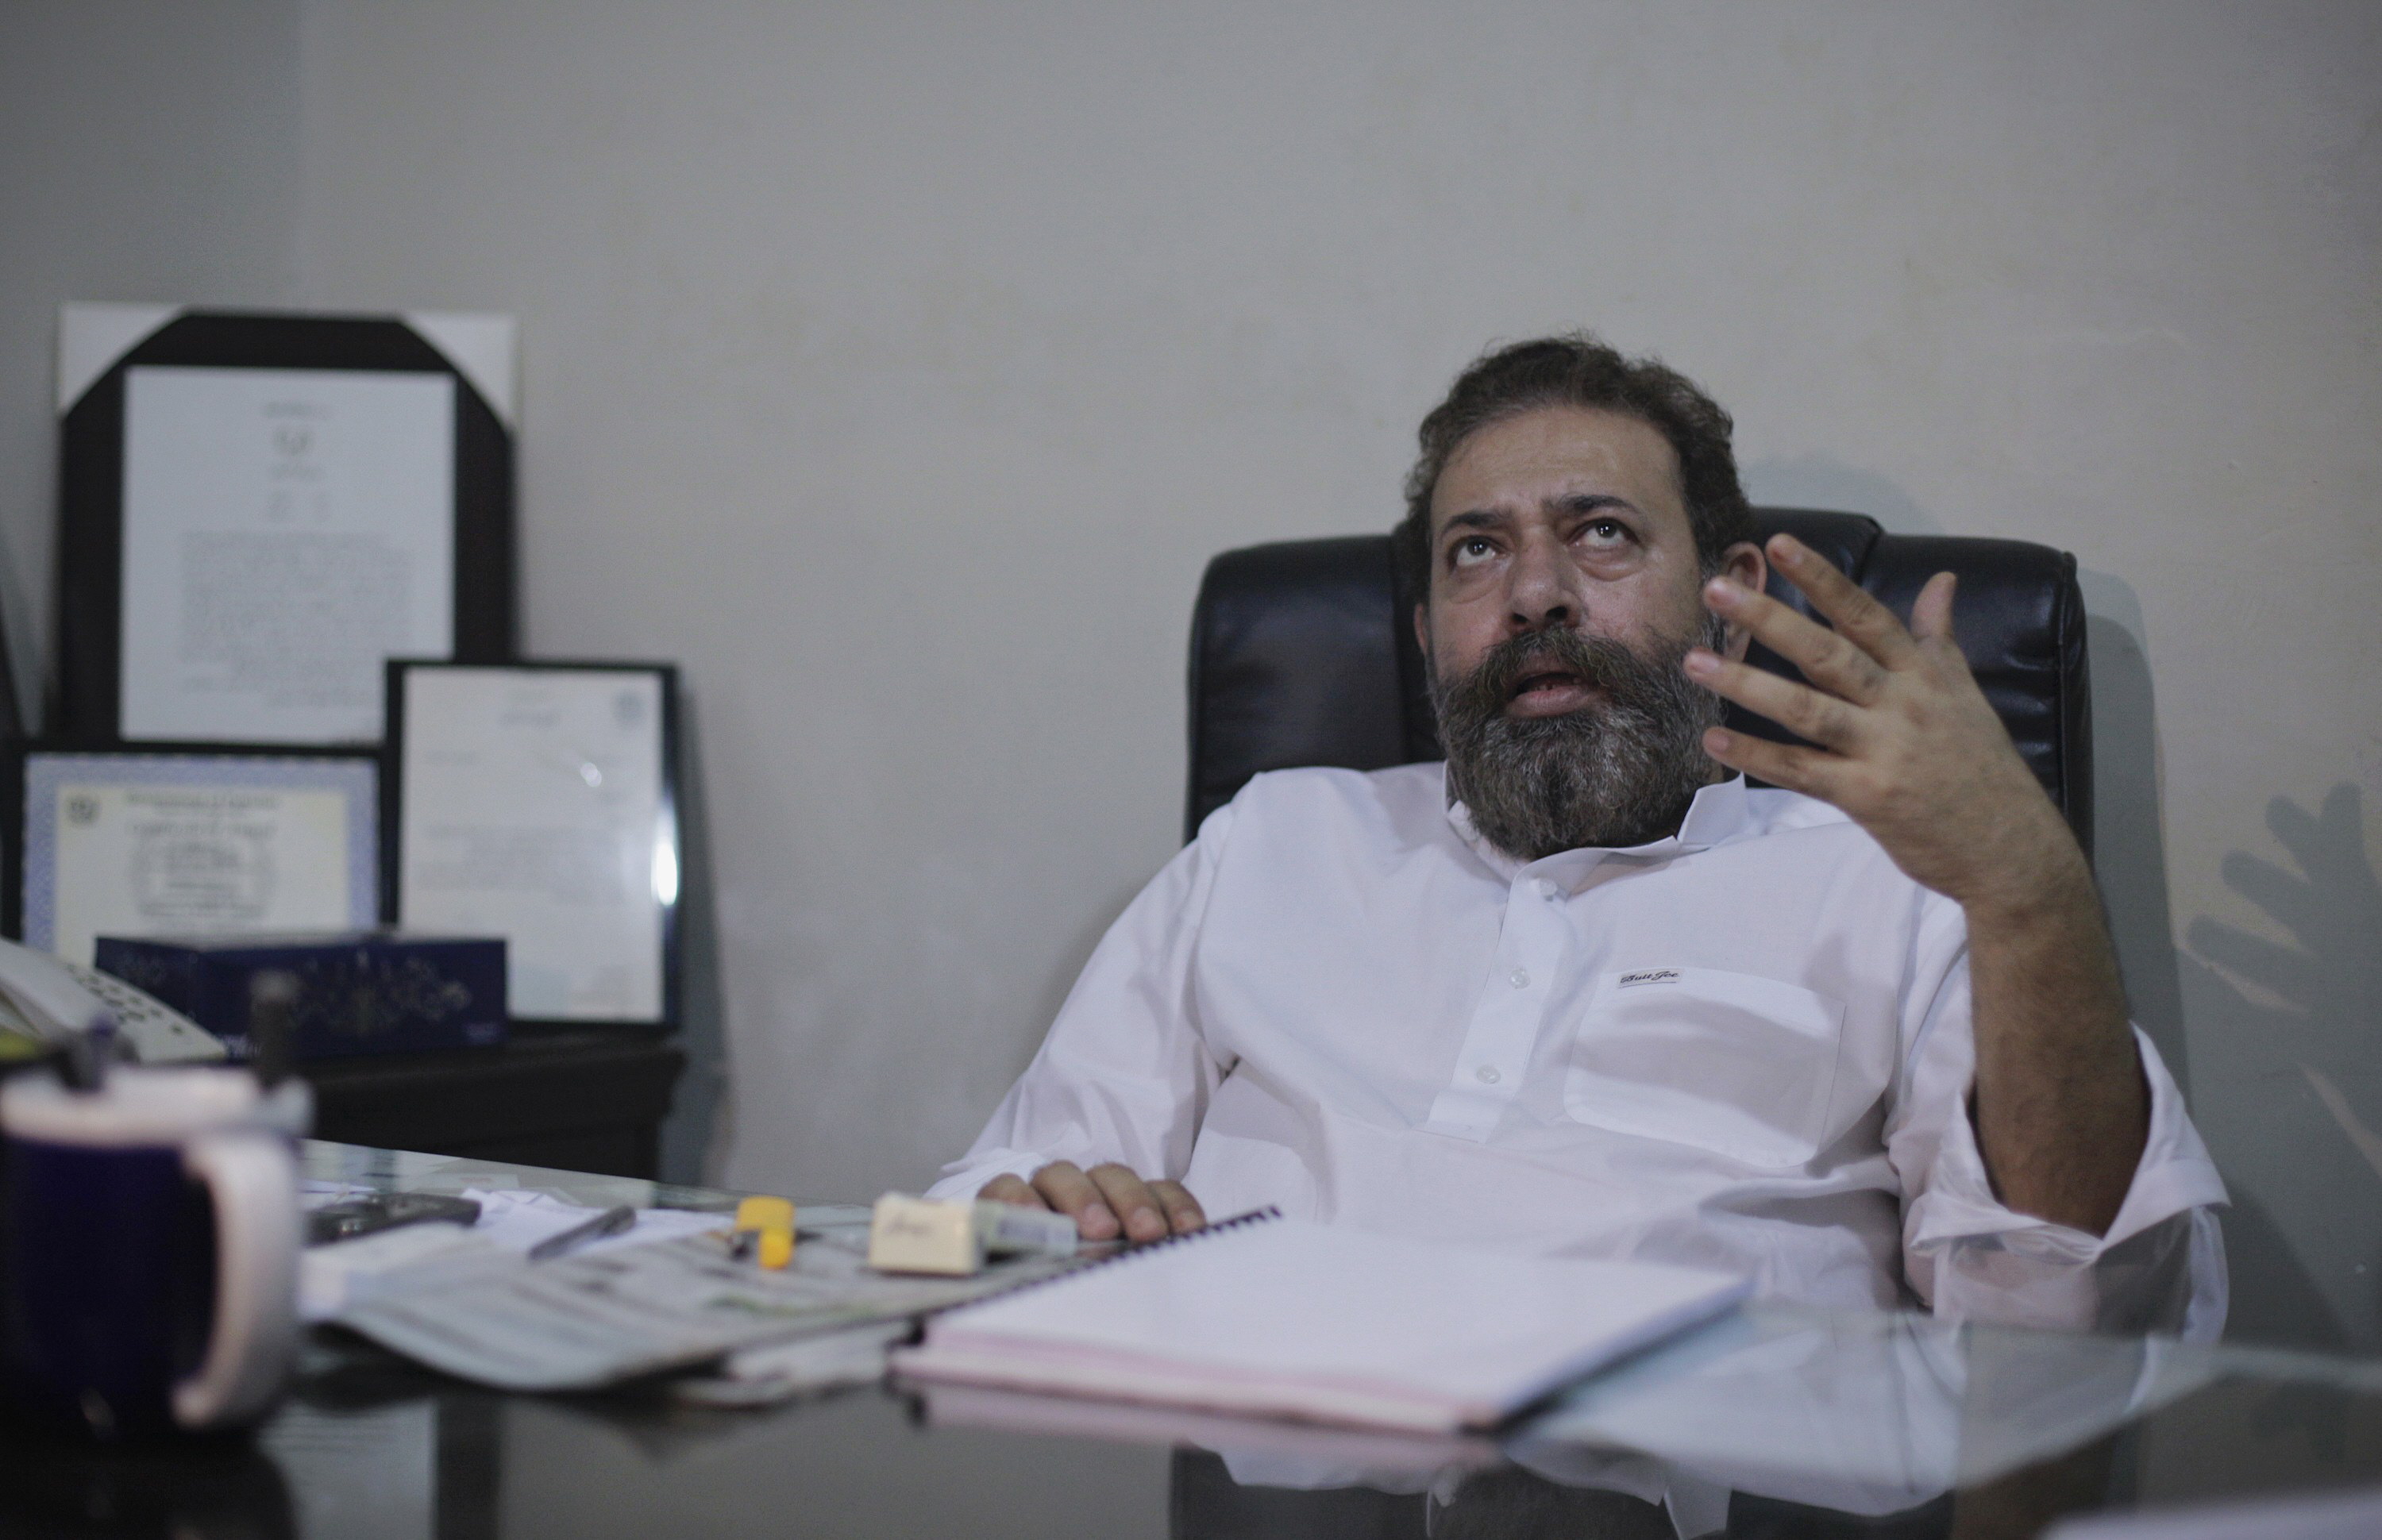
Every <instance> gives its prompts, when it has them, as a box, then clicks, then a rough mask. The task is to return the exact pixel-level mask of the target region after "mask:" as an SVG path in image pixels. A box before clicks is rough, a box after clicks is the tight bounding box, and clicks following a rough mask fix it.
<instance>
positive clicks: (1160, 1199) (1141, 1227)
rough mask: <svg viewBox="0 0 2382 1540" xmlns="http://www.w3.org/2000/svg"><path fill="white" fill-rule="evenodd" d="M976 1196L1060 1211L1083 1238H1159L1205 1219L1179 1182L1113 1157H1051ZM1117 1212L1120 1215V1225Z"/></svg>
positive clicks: (990, 1183)
mask: <svg viewBox="0 0 2382 1540" xmlns="http://www.w3.org/2000/svg"><path fill="white" fill-rule="evenodd" d="M976 1196H977V1197H979V1198H981V1199H983V1200H985V1201H986V1202H988V1203H996V1204H1017V1205H1018V1206H1019V1207H1021V1208H1047V1209H1050V1210H1051V1211H1053V1212H1054V1213H1059V1214H1064V1215H1066V1216H1068V1217H1070V1218H1072V1219H1074V1221H1075V1233H1076V1234H1078V1235H1080V1236H1082V1237H1083V1238H1084V1239H1085V1240H1087V1241H1114V1240H1116V1239H1117V1237H1118V1236H1119V1235H1120V1234H1122V1235H1123V1237H1124V1239H1126V1240H1128V1241H1157V1240H1160V1239H1162V1238H1163V1237H1165V1236H1167V1235H1169V1234H1173V1235H1181V1234H1183V1233H1184V1232H1185V1231H1186V1230H1195V1229H1197V1228H1199V1227H1200V1226H1202V1225H1205V1224H1206V1223H1207V1222H1208V1216H1206V1215H1205V1214H1203V1213H1201V1212H1200V1211H1199V1204H1198V1200H1197V1199H1196V1198H1194V1197H1192V1196H1191V1194H1190V1193H1188V1192H1185V1191H1184V1190H1183V1184H1182V1183H1181V1182H1174V1181H1162V1180H1161V1181H1144V1180H1142V1179H1140V1178H1139V1177H1137V1176H1136V1175H1134V1173H1133V1171H1132V1169H1131V1168H1130V1167H1123V1166H1119V1165H1117V1164H1116V1163H1115V1162H1113V1161H1111V1162H1110V1163H1109V1164H1108V1165H1105V1166H1095V1167H1092V1168H1091V1169H1090V1170H1089V1171H1086V1170H1084V1169H1083V1168H1081V1167H1078V1166H1076V1165H1075V1163H1074V1162H1073V1161H1071V1160H1059V1161H1053V1162H1051V1163H1050V1165H1048V1166H1045V1167H1042V1169H1040V1170H1038V1171H1037V1172H1035V1173H1034V1180H1033V1182H1032V1183H1031V1184H1028V1183H1027V1182H1025V1181H1024V1180H1022V1179H1019V1178H1016V1177H995V1178H993V1179H991V1180H990V1181H988V1182H986V1183H985V1184H984V1187H983V1189H982V1190H981V1191H979V1192H977V1193H976ZM1118 1216H1123V1228H1122V1229H1121V1230H1120V1228H1119V1224H1118Z"/></svg>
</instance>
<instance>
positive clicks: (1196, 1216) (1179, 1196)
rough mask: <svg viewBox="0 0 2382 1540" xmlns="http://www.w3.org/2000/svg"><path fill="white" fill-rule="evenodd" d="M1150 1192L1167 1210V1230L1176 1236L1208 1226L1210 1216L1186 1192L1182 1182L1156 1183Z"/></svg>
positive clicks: (1195, 1199) (1197, 1201) (1150, 1188)
mask: <svg viewBox="0 0 2382 1540" xmlns="http://www.w3.org/2000/svg"><path fill="white" fill-rule="evenodd" d="M1149 1192H1150V1195H1151V1196H1152V1197H1155V1198H1156V1199H1157V1200H1158V1202H1159V1205H1160V1207H1162V1208H1164V1209H1165V1210H1166V1228H1169V1229H1171V1230H1173V1232H1174V1233H1175V1234H1177V1235H1181V1234H1184V1233H1185V1232H1186V1231H1189V1230H1195V1229H1198V1228H1201V1227H1202V1226H1204V1225H1206V1224H1207V1222H1208V1216H1207V1213H1206V1211H1205V1210H1203V1209H1202V1208H1200V1206H1199V1200H1198V1199H1197V1198H1195V1197H1193V1196H1192V1195H1191V1194H1190V1193H1188V1192H1185V1191H1184V1189H1183V1184H1182V1183H1181V1182H1179V1181H1154V1182H1151V1183H1150V1184H1149Z"/></svg>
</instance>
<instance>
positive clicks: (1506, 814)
mask: <svg viewBox="0 0 2382 1540" xmlns="http://www.w3.org/2000/svg"><path fill="white" fill-rule="evenodd" d="M1724 638H1725V625H1724V623H1723V622H1722V621H1721V619H1720V617H1718V616H1708V617H1705V619H1704V621H1703V623H1702V624H1701V625H1699V626H1697V627H1695V628H1694V629H1691V630H1690V631H1689V632H1688V635H1687V636H1686V637H1685V638H1683V639H1673V638H1657V639H1656V640H1655V641H1654V642H1653V643H1652V644H1651V646H1650V647H1649V649H1648V651H1647V653H1645V654H1639V653H1637V652H1635V651H1633V650H1632V649H1630V648H1629V647H1627V646H1625V645H1623V644H1622V643H1621V642H1615V641H1613V640H1612V639H1610V638H1608V637H1602V636H1588V635H1583V634H1581V633H1580V632H1578V631H1576V630H1573V629H1570V628H1569V627H1567V626H1557V627H1554V628H1552V629H1544V630H1538V631H1531V632H1529V633H1527V634H1525V635H1522V636H1516V637H1511V638H1508V639H1507V640H1505V641H1504V642H1499V643H1498V644H1497V645H1496V646H1495V647H1493V648H1492V649H1490V651H1489V654H1488V655H1487V656H1486V657H1483V658H1482V659H1481V660H1480V666H1478V667H1476V668H1474V669H1473V670H1472V672H1471V673H1469V674H1467V675H1465V676H1464V677H1462V678H1454V679H1450V678H1443V677H1441V675H1440V673H1439V671H1438V670H1437V669H1436V668H1435V667H1434V668H1433V669H1432V670H1431V681H1430V703H1431V709H1432V711H1433V712H1434V713H1436V714H1437V715H1438V718H1439V740H1440V744H1441V746H1442V747H1443V748H1444V749H1445V750H1446V751H1447V775H1448V784H1449V786H1450V788H1451V789H1452V790H1453V792H1454V794H1455V796H1457V797H1460V798H1462V799H1463V801H1464V805H1465V806H1466V807H1467V808H1468V809H1470V810H1471V813H1472V826H1473V827H1474V828H1476V829H1478V830H1479V831H1480V836H1481V837H1482V838H1484V839H1486V840H1488V841H1489V842H1490V843H1491V844H1492V845H1494V846H1496V847H1497V848H1498V849H1501V850H1503V851H1504V852H1505V853H1506V854H1508V855H1510V856H1513V857H1514V858H1515V859H1516V860H1518V861H1526V862H1529V861H1537V860H1538V859H1540V858H1541V857H1542V856H1550V855H1553V854H1554V853H1555V852H1556V851H1557V850H1572V849H1579V848H1581V847H1583V846H1606V847H1618V846H1629V845H1643V844H1645V843H1647V842H1648V841H1650V840H1654V839H1660V838H1662V837H1664V836H1665V835H1668V834H1673V833H1676V832H1677V830H1678V826H1679V821H1680V819H1682V818H1684V817H1685V816H1686V815H1687V811H1688V802H1689V801H1692V800H1693V799H1694V797H1695V794H1696V791H1697V789H1698V788H1701V787H1702V786H1703V785H1705V784H1706V783H1707V782H1708V781H1709V780H1711V778H1712V776H1713V761H1712V760H1711V759H1710V758H1709V757H1708V756H1707V755H1706V754H1705V753H1704V749H1703V735H1704V729H1705V728H1707V727H1713V726H1715V725H1717V724H1718V723H1719V721H1720V718H1721V712H1722V710H1723V705H1722V702H1721V699H1720V697H1719V696H1717V695H1715V694H1713V692H1712V691H1708V690H1705V689H1704V688H1702V687H1701V686H1700V685H1698V684H1695V683H1694V682H1692V681H1691V680H1689V679H1688V677H1687V676H1686V675H1685V674H1683V673H1681V672H1680V671H1679V660H1680V659H1681V658H1683V657H1685V656H1686V655H1687V652H1688V648H1689V647H1691V646H1695V645H1697V644H1699V643H1701V644H1702V645H1703V646H1706V647H1710V648H1713V650H1714V651H1718V650H1719V647H1720V645H1721V642H1722V641H1723V640H1724ZM1553 672H1561V673H1567V674H1572V675H1575V676H1577V677H1578V678H1579V680H1580V681H1581V682H1582V683H1584V684H1587V685H1590V686H1591V687H1593V688H1594V689H1596V690H1597V691H1600V692H1602V695H1603V696H1604V699H1603V700H1602V702H1600V703H1595V704H1591V705H1588V706H1584V707H1582V708H1580V709H1579V710H1578V711H1574V712H1569V713H1566V714H1565V715H1561V716H1540V717H1512V716H1508V715H1505V706H1506V704H1507V703H1509V702H1510V701H1512V700H1513V698H1514V691H1515V688H1516V686H1517V685H1519V684H1520V683H1521V682H1522V681H1523V680H1524V679H1527V678H1529V677H1530V676H1532V675H1534V674H1545V673H1553Z"/></svg>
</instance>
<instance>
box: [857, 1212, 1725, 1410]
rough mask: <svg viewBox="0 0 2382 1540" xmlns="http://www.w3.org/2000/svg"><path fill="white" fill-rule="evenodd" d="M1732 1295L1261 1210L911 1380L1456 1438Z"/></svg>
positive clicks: (1127, 1267) (1018, 1321) (1003, 1301)
mask: <svg viewBox="0 0 2382 1540" xmlns="http://www.w3.org/2000/svg"><path fill="white" fill-rule="evenodd" d="M1749 1287H1750V1285H1749V1283H1748V1281H1747V1280H1746V1279H1744V1278H1742V1277H1736V1276H1734V1275H1731V1274H1726V1273H1715V1272H1706V1271H1703V1270H1701V1269H1697V1268H1689V1267H1673V1266H1668V1265H1661V1264H1656V1263H1642V1262H1583V1261H1574V1260H1571V1259H1568V1258H1550V1257H1529V1256H1516V1255H1512V1254H1509V1253H1498V1252H1485V1251H1475V1250H1469V1249H1467V1248H1463V1247H1456V1246H1443V1245H1436V1244H1433V1243H1430V1242H1428V1241H1415V1240H1408V1239H1405V1238H1402V1237H1397V1236H1386V1235H1374V1234H1369V1233H1367V1232H1364V1231H1359V1230H1347V1229H1336V1228H1325V1227H1323V1226H1320V1225H1312V1224H1307V1223H1303V1222H1301V1221H1297V1220H1291V1219H1283V1218H1281V1217H1278V1216H1275V1215H1274V1213H1273V1212H1272V1211H1271V1210H1265V1211H1262V1212H1260V1213H1258V1214H1253V1215H1246V1216H1242V1217H1240V1218H1238V1219H1234V1220H1227V1221H1225V1222H1224V1223H1222V1224H1221V1225H1215V1226H1211V1227H1209V1228H1207V1229H1204V1230H1198V1231H1195V1232H1193V1233H1192V1234H1189V1235H1185V1236H1178V1237H1176V1238H1175V1239H1173V1240H1172V1241H1160V1242H1159V1243H1157V1244H1155V1245H1150V1246H1139V1247H1135V1248H1133V1249H1132V1250H1129V1251H1125V1252H1122V1253H1118V1254H1117V1255H1116V1256H1115V1257H1113V1258H1111V1260H1110V1261H1108V1262H1106V1263H1103V1264H1100V1265H1097V1266H1093V1267H1087V1268H1082V1269H1079V1270H1077V1271H1075V1272H1072V1273H1067V1274H1064V1275H1062V1276H1061V1277H1057V1278H1053V1279H1051V1280H1050V1281H1048V1282H1045V1283H1038V1284H1030V1285H1027V1286H1026V1287H1025V1288H1023V1289H1017V1290H1015V1291H1013V1292H1011V1293H1008V1294H1003V1295H1001V1296H1000V1297H999V1298H996V1299H991V1300H988V1301H985V1302H982V1303H978V1304H973V1305H965V1306H962V1307H961V1308H959V1309H956V1310H952V1311H949V1312H946V1313H945V1314H940V1315H937V1316H935V1317H933V1318H932V1319H930V1320H929V1321H928V1322H927V1328H926V1336H925V1338H924V1340H923V1341H921V1342H920V1344H919V1345H918V1346H916V1347H915V1348H910V1349H905V1350H902V1351H898V1352H896V1353H895V1354H894V1355H893V1367H894V1369H895V1370H896V1372H898V1373H900V1374H902V1375H907V1376H910V1377H913V1378H916V1379H922V1380H941V1381H949V1382H956V1383H961V1384H970V1385H991V1386H1001V1387H1009V1388H1012V1389H1024V1390H1040V1391H1053V1392H1059V1393H1062V1394H1068V1395H1077V1396H1096V1397H1105V1398H1111V1399H1123V1400H1133V1401H1147V1402H1155V1403H1160V1404H1167V1405H1176V1406H1189V1407H1197V1408H1199V1409H1202V1410H1205V1411H1211V1412H1232V1413H1236V1414H1241V1415H1254V1416H1269V1417H1292V1418H1298V1419H1302V1420H1308V1421H1314V1422H1323V1423H1336V1424H1349V1425H1355V1426H1365V1427H1383V1428H1402V1429H1410V1430H1415V1431H1420V1432H1452V1431H1455V1430H1458V1429H1467V1428H1488V1427H1493V1426H1495V1425H1496V1424H1500V1423H1503V1422H1504V1421H1505V1420H1507V1419H1508V1418H1510V1417H1511V1416H1512V1415H1513V1414H1514V1413H1516V1412H1519V1411H1521V1410H1522V1409H1524V1408H1525V1407H1528V1406H1529V1405H1531V1404H1532V1403H1533V1402H1536V1401H1538V1400H1540V1399H1542V1398H1543V1397H1545V1395H1546V1394H1547V1393H1548V1392H1550V1391H1552V1390H1554V1389H1556V1388H1559V1387H1562V1386H1564V1385H1566V1384H1568V1383H1570V1382H1571V1381H1573V1380H1575V1379H1578V1378H1579V1377H1580V1376H1582V1375H1586V1374H1588V1373H1590V1371H1592V1370H1595V1369H1597V1368H1599V1367H1601V1366H1602V1365H1604V1364H1606V1363H1612V1362H1613V1361H1614V1360H1615V1359H1617V1358H1620V1357H1623V1356H1624V1355H1626V1354H1628V1353H1630V1352H1633V1351H1637V1350H1638V1349H1639V1348H1642V1347H1645V1346H1648V1345H1649V1344H1651V1343H1653V1342H1655V1341H1658V1340H1660V1339H1661V1338H1664V1337H1668V1336H1670V1335H1671V1334H1673V1333H1674V1332H1676V1331H1679V1330H1682V1329H1684V1328H1685V1327H1687V1326H1692V1325H1694V1324H1695V1323H1697V1322H1699V1321H1702V1320H1705V1319H1707V1318H1709V1317H1711V1316H1713V1315H1716V1314H1720V1313H1721V1312H1722V1311H1725V1310H1726V1309H1727V1308H1729V1307H1730V1306H1731V1305H1733V1304H1735V1303H1736V1302H1737V1301H1738V1300H1741V1299H1743V1298H1744V1297H1745V1295H1746V1292H1747V1290H1748V1289H1749Z"/></svg>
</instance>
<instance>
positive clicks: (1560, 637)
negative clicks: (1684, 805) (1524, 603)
mask: <svg viewBox="0 0 2382 1540" xmlns="http://www.w3.org/2000/svg"><path fill="white" fill-rule="evenodd" d="M1654 667H1655V665H1652V664H1650V663H1649V662H1648V660H1647V659H1645V658H1643V657H1640V656H1639V655H1638V654H1636V653H1634V652H1632V651H1630V650H1629V648H1628V647H1627V646H1626V645H1624V644H1623V643H1621V642H1615V641H1614V640H1613V639H1612V638H1611V637H1603V636H1592V635H1589V634H1587V633H1585V632H1581V631H1577V630H1574V629H1571V628H1570V627H1568V626H1551V627H1546V628H1544V629H1540V630H1535V631H1524V632H1523V633H1521V634H1520V635H1519V636H1509V637H1507V638H1506V639H1505V640H1504V641H1503V642H1498V643H1497V644H1496V645H1495V646H1493V647H1492V648H1490V649H1489V651H1488V652H1487V653H1485V654H1481V658H1480V663H1479V664H1477V665H1476V666H1474V667H1473V670H1472V672H1471V673H1469V674H1468V675H1466V676H1465V677H1464V678H1461V679H1456V680H1452V681H1450V683H1451V685H1452V686H1453V689H1452V690H1451V691H1450V692H1451V693H1452V694H1454V695H1456V696H1459V697H1461V698H1462V700H1463V703H1464V704H1466V705H1467V706H1469V707H1470V708H1471V709H1472V710H1473V711H1474V712H1476V713H1478V714H1479V715H1482V716H1487V715H1497V714H1500V713H1503V712H1504V709H1505V703H1507V702H1509V701H1511V700H1512V699H1513V698H1514V697H1515V695H1516V693H1518V692H1519V691H1520V690H1521V688H1522V685H1523V683H1524V681H1526V680H1529V679H1532V678H1538V677H1540V676H1542V675H1548V674H1559V675H1564V676H1565V677H1567V678H1574V679H1577V680H1578V681H1579V682H1580V683H1581V684H1584V685H1586V686H1588V687H1589V688H1590V689H1591V690H1594V691H1597V692H1598V693H1600V694H1602V696H1604V697H1605V699H1606V701H1607V702H1608V703H1610V702H1615V701H1618V700H1621V699H1625V698H1627V696H1628V695H1629V694H1631V693H1633V692H1632V691H1630V689H1629V687H1630V686H1631V685H1632V684H1636V683H1639V681H1640V680H1642V679H1643V678H1645V676H1646V675H1647V674H1648V673H1649V672H1651V670H1652V668H1654Z"/></svg>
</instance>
